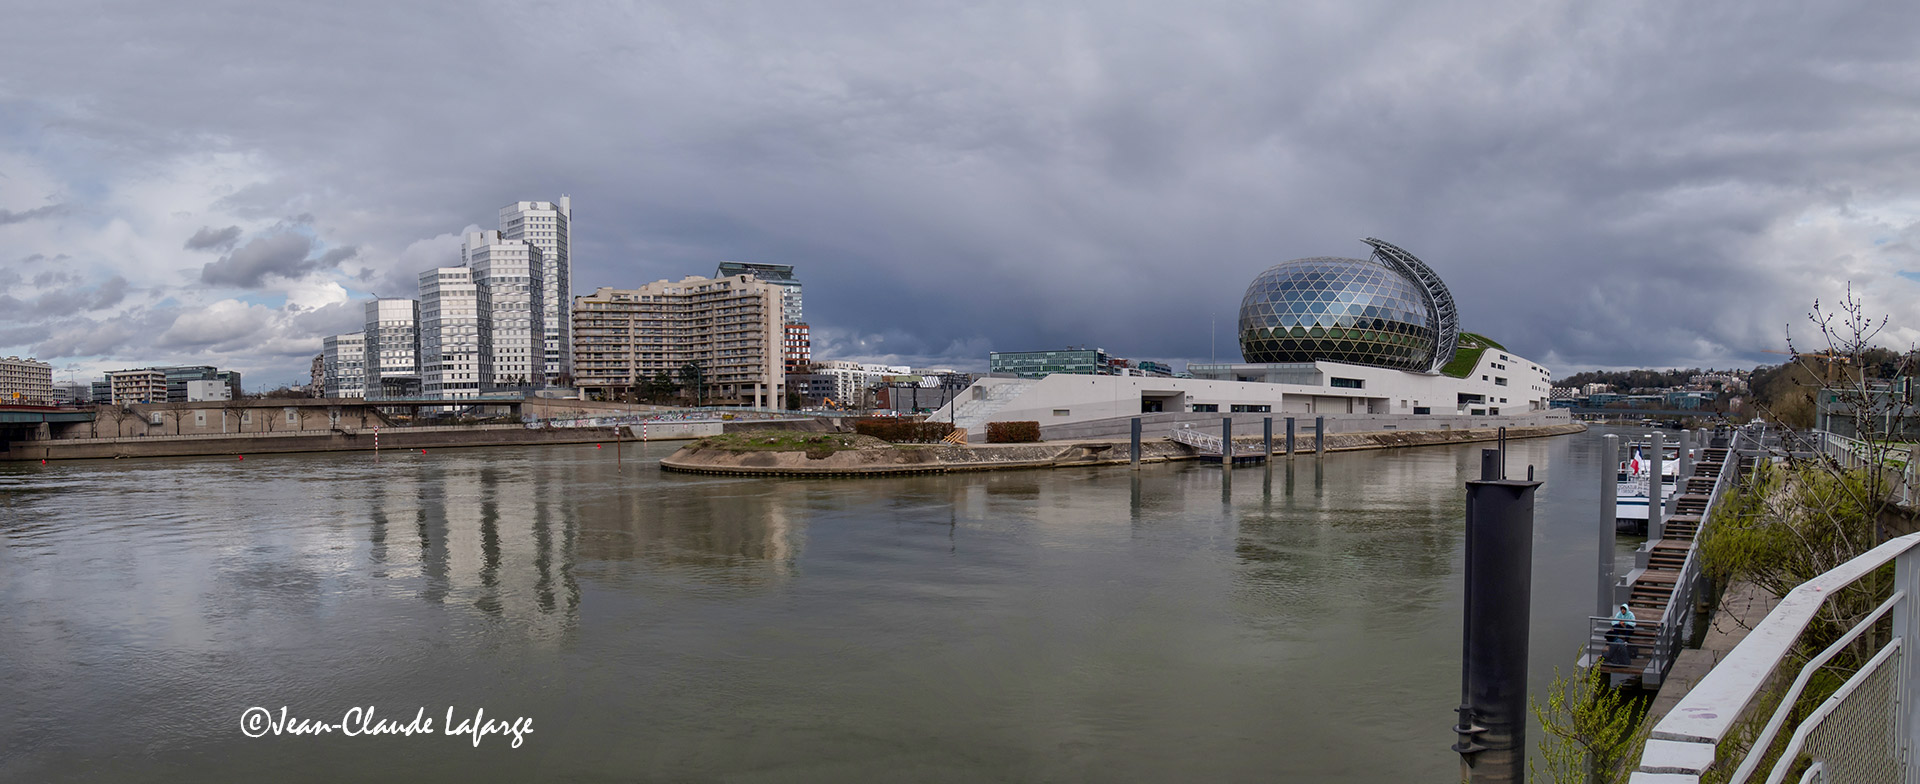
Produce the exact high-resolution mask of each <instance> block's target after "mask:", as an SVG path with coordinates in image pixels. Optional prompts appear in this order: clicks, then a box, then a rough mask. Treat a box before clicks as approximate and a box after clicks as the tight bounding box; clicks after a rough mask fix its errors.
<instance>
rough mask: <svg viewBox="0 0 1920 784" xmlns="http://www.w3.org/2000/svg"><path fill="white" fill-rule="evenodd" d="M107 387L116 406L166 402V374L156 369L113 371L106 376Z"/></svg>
mask: <svg viewBox="0 0 1920 784" xmlns="http://www.w3.org/2000/svg"><path fill="white" fill-rule="evenodd" d="M107 387H108V389H109V390H110V394H111V395H112V398H111V402H112V403H113V404H114V405H116V406H125V405H132V404H134V403H165V402H167V374H166V373H165V372H163V371H161V370H160V369H158V368H139V369H136V370H115V371H113V372H110V373H108V374H107Z"/></svg>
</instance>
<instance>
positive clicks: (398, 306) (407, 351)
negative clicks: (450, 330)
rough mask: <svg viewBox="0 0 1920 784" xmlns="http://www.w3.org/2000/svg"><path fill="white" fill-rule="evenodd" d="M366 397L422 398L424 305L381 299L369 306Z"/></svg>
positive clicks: (366, 334)
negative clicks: (421, 326) (419, 396)
mask: <svg viewBox="0 0 1920 784" xmlns="http://www.w3.org/2000/svg"><path fill="white" fill-rule="evenodd" d="M366 323H367V328H366V330H365V332H364V335H365V339H366V356H367V359H366V371H367V376H366V378H367V381H366V397H367V399H369V400H377V399H381V398H388V397H396V396H397V397H416V396H418V395H419V394H420V303H418V302H415V301H414V300H410V299H377V300H374V301H372V302H369V303H367V322H366Z"/></svg>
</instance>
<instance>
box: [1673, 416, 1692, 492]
mask: <svg viewBox="0 0 1920 784" xmlns="http://www.w3.org/2000/svg"><path fill="white" fill-rule="evenodd" d="M1690 476H1693V431H1692V430H1681V431H1680V474H1679V479H1678V481H1676V482H1674V484H1673V492H1674V493H1675V494H1676V495H1686V493H1687V477H1690Z"/></svg>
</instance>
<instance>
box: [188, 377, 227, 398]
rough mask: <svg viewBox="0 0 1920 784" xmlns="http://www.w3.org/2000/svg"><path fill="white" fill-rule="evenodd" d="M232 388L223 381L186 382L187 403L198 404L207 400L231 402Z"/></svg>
mask: <svg viewBox="0 0 1920 784" xmlns="http://www.w3.org/2000/svg"><path fill="white" fill-rule="evenodd" d="M232 399H233V387H230V386H228V385H227V382H225V381H207V380H199V381H189V382H187V402H189V403H199V402H203V401H208V400H232Z"/></svg>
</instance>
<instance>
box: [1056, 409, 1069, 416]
mask: <svg viewBox="0 0 1920 784" xmlns="http://www.w3.org/2000/svg"><path fill="white" fill-rule="evenodd" d="M1071 413H1073V410H1072V409H1068V408H1056V409H1054V410H1053V415H1054V416H1066V415H1068V414H1071Z"/></svg>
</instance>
